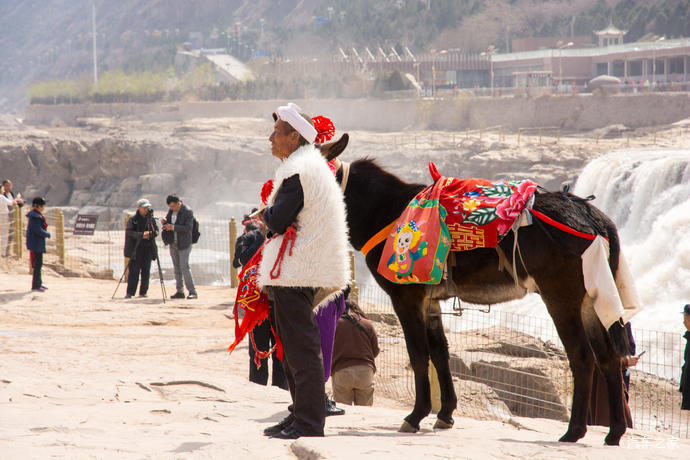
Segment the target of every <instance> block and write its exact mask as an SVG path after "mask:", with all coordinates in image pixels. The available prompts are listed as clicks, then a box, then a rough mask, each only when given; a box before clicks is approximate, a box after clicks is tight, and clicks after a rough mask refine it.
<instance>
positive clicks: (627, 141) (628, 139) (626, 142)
mask: <svg viewBox="0 0 690 460" xmlns="http://www.w3.org/2000/svg"><path fill="white" fill-rule="evenodd" d="M627 135H628V138H627V140H626V141H625V144H626V145H627V146H630V132H628V133H627Z"/></svg>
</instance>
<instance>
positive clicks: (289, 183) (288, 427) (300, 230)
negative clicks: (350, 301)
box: [257, 103, 350, 439]
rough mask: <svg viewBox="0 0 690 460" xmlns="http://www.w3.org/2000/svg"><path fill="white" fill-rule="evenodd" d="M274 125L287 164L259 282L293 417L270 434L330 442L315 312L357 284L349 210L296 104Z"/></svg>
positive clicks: (273, 202)
mask: <svg viewBox="0 0 690 460" xmlns="http://www.w3.org/2000/svg"><path fill="white" fill-rule="evenodd" d="M273 120H274V121H275V123H274V126H273V133H272V134H271V136H270V137H269V141H270V142H271V153H272V155H273V156H274V157H276V158H278V159H279V160H280V161H281V164H280V166H279V167H278V168H277V169H276V173H275V176H274V179H273V187H272V190H271V192H270V194H269V195H268V196H267V199H266V208H265V209H264V210H262V212H261V218H262V220H263V221H264V223H265V224H266V227H267V229H268V230H269V231H270V234H271V235H270V236H271V237H270V238H269V239H268V240H267V242H266V244H265V245H264V248H263V251H262V260H261V262H260V265H259V274H258V278H257V281H258V284H259V286H261V288H262V289H267V290H268V295H269V298H271V299H272V300H273V302H274V313H275V318H276V326H277V331H276V332H277V334H278V337H279V339H280V341H281V343H282V347H283V366H284V368H285V375H286V377H287V381H288V387H289V390H290V396H291V398H292V410H291V412H290V414H289V415H288V416H287V417H286V418H285V419H284V420H282V421H281V422H280V423H278V424H277V425H274V426H271V427H268V428H266V429H265V430H264V434H265V435H267V436H271V437H273V438H278V439H297V438H299V437H302V436H323V435H324V426H325V417H326V407H325V404H324V401H325V400H326V393H325V384H324V366H323V357H322V351H321V338H320V334H319V328H318V325H317V323H316V319H315V317H314V312H313V309H314V307H315V306H317V305H315V304H316V303H318V300H317V298H325V299H328V298H329V296H328V294H335V293H336V292H339V291H340V290H342V289H344V288H345V287H346V286H347V284H348V283H349V281H350V266H349V262H348V253H347V244H348V239H347V223H346V220H345V203H344V201H343V195H342V193H341V191H340V186H339V185H338V183H337V182H336V180H335V176H334V174H333V173H332V172H331V170H330V169H329V167H328V164H327V163H326V160H325V159H324V158H323V156H322V155H321V152H320V151H319V150H318V149H317V148H315V147H314V145H313V144H314V142H315V141H316V140H317V138H318V134H319V133H318V132H317V130H316V129H315V128H314V125H313V121H312V119H311V118H310V117H308V116H307V115H304V114H302V113H301V109H300V108H299V107H297V106H296V105H295V104H292V103H290V104H288V105H286V106H282V107H279V108H278V109H277V110H276V113H274V114H273ZM317 294H318V295H317ZM322 294H325V297H324V295H322Z"/></svg>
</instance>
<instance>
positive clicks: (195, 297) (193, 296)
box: [183, 292, 199, 299]
mask: <svg viewBox="0 0 690 460" xmlns="http://www.w3.org/2000/svg"><path fill="white" fill-rule="evenodd" d="M183 297H184V296H183ZM187 298H188V299H198V298H199V296H197V295H196V292H195V293H194V294H189V295H188V296H187Z"/></svg>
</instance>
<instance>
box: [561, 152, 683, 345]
mask: <svg viewBox="0 0 690 460" xmlns="http://www.w3.org/2000/svg"><path fill="white" fill-rule="evenodd" d="M574 192H575V194H577V195H580V196H586V195H589V194H594V195H595V196H596V199H595V200H594V201H593V204H594V205H595V206H597V207H598V208H599V209H601V210H602V211H604V212H605V213H606V214H607V215H608V216H610V217H611V218H612V219H613V221H614V222H615V223H616V225H617V226H618V229H619V234H620V239H621V246H622V250H623V253H624V254H625V257H626V259H627V260H628V263H629V265H630V269H631V271H632V273H633V276H634V278H635V282H636V284H637V290H638V292H639V293H640V297H641V299H642V302H643V304H644V307H645V309H644V310H643V311H642V312H640V313H639V314H638V315H637V316H636V317H635V318H633V325H637V326H638V327H644V328H645V329H653V330H659V331H669V332H678V333H681V332H682V331H683V330H684V327H683V324H682V315H681V314H680V312H681V311H682V306H683V305H685V304H686V303H690V150H618V151H614V152H611V153H609V154H607V155H604V156H602V157H600V158H597V159H595V160H593V161H592V162H590V163H589V164H588V165H587V166H586V167H585V168H584V170H583V171H582V174H581V175H580V177H579V179H578V181H577V184H576V186H575V190H574Z"/></svg>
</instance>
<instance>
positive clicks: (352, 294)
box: [349, 251, 359, 303]
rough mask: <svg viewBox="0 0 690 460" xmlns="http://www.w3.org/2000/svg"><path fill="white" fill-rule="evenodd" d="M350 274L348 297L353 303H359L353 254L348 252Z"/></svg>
mask: <svg viewBox="0 0 690 460" xmlns="http://www.w3.org/2000/svg"><path fill="white" fill-rule="evenodd" d="M350 273H351V276H352V281H351V282H350V295H349V298H350V299H352V300H353V302H355V303H359V288H358V287H357V281H355V279H356V272H355V253H354V251H350Z"/></svg>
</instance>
